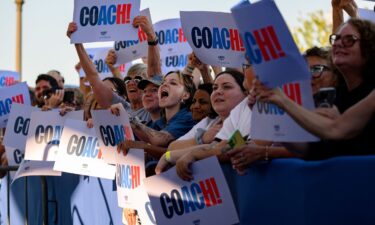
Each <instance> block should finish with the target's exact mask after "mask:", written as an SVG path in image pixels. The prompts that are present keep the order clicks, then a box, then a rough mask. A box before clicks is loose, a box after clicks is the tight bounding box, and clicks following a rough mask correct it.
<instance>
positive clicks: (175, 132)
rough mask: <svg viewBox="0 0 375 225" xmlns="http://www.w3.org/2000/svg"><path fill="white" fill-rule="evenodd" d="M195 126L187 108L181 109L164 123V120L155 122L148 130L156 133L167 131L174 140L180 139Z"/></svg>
mask: <svg viewBox="0 0 375 225" xmlns="http://www.w3.org/2000/svg"><path fill="white" fill-rule="evenodd" d="M195 124H196V122H195V121H194V120H193V117H192V115H191V112H190V111H189V110H188V109H187V108H182V109H181V110H180V111H178V113H176V114H175V115H174V116H173V117H172V118H171V119H170V120H169V121H168V123H166V121H165V119H164V118H160V119H158V120H156V121H155V122H154V123H153V124H152V125H151V126H150V128H153V129H154V130H157V131H162V130H163V131H167V132H168V133H170V134H171V135H172V136H173V138H174V139H177V138H179V137H181V136H182V135H184V134H186V133H187V132H189V130H190V129H191V128H192V127H193V126H194V125H195Z"/></svg>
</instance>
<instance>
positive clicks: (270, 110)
mask: <svg viewBox="0 0 375 225" xmlns="http://www.w3.org/2000/svg"><path fill="white" fill-rule="evenodd" d="M256 105H257V109H258V112H259V113H260V114H266V115H280V116H282V115H284V114H285V111H284V110H283V109H281V108H280V107H278V106H277V105H275V104H271V103H266V102H262V101H257V103H256Z"/></svg>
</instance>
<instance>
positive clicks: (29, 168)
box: [12, 160, 61, 183]
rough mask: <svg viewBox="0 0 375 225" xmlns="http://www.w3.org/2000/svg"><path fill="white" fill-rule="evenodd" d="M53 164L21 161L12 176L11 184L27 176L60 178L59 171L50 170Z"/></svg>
mask: <svg viewBox="0 0 375 225" xmlns="http://www.w3.org/2000/svg"><path fill="white" fill-rule="evenodd" d="M53 164H54V162H46V161H32V160H23V161H22V162H21V165H20V167H19V168H18V170H17V172H16V174H15V175H14V179H13V182H14V181H15V180H17V179H18V178H20V177H27V176H61V172H60V171H54V170H53V169H52V168H53ZM13 182H12V183H13Z"/></svg>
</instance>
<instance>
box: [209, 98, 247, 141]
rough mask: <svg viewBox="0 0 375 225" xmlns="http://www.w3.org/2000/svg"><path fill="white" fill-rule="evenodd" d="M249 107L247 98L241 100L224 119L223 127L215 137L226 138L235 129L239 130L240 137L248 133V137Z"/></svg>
mask: <svg viewBox="0 0 375 225" xmlns="http://www.w3.org/2000/svg"><path fill="white" fill-rule="evenodd" d="M250 124H251V109H250V108H249V106H248V105H247V98H245V99H244V100H242V101H241V102H240V103H239V104H238V105H237V106H236V107H235V108H234V109H232V111H230V114H229V117H228V118H226V119H225V120H224V123H223V127H222V128H221V129H220V131H219V132H218V133H217V134H216V136H215V138H218V139H220V140H228V139H229V138H230V136H231V135H232V133H233V132H234V131H235V130H239V131H240V133H241V135H242V137H245V136H246V135H248V136H249V137H248V138H247V139H249V138H250Z"/></svg>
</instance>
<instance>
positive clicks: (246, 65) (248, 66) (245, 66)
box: [242, 63, 251, 74]
mask: <svg viewBox="0 0 375 225" xmlns="http://www.w3.org/2000/svg"><path fill="white" fill-rule="evenodd" d="M250 67H251V64H246V63H243V64H242V73H243V74H245V71H246V70H247V69H249V68H250Z"/></svg>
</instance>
